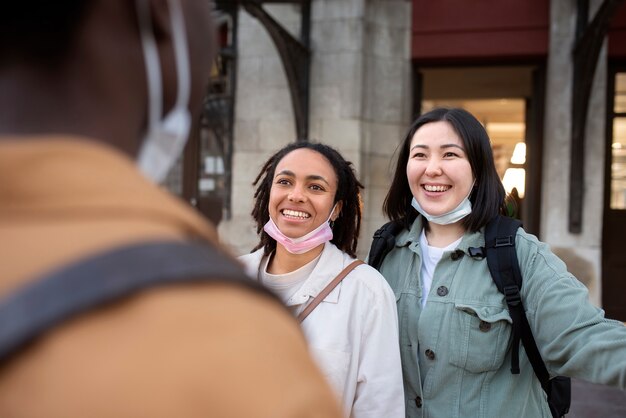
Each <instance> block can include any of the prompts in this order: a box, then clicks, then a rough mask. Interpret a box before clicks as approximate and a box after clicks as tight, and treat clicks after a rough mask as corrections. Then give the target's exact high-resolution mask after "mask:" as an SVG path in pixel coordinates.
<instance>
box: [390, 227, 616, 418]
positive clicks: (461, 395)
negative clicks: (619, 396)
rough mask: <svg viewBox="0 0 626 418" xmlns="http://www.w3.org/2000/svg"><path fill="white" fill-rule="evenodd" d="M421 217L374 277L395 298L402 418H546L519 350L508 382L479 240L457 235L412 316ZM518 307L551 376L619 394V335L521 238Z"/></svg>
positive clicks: (501, 314) (507, 359)
mask: <svg viewBox="0 0 626 418" xmlns="http://www.w3.org/2000/svg"><path fill="white" fill-rule="evenodd" d="M421 230H422V217H421V216H418V217H417V219H416V220H415V222H414V223H413V225H412V228H411V230H410V231H406V230H404V231H402V232H401V233H400V234H399V235H398V237H397V238H396V247H395V248H394V249H393V250H392V251H391V252H390V253H389V254H388V255H387V257H386V258H385V260H384V262H383V264H382V266H381V269H380V271H381V273H382V274H383V276H385V278H386V279H387V281H388V282H389V284H390V285H391V287H392V289H393V290H394V293H395V296H396V302H397V305H398V320H399V322H400V349H401V356H402V368H403V377H404V392H405V400H406V414H407V417H434V418H439V417H440V418H453V417H485V418H494V417H505V416H506V417H510V418H512V417H533V418H536V417H550V416H551V415H550V411H549V409H548V405H547V402H546V400H545V394H544V392H543V390H542V389H541V385H540V384H539V381H538V380H537V379H536V377H535V375H534V372H533V369H532V366H531V365H530V363H529V362H528V358H527V357H526V353H525V351H524V349H523V348H520V369H521V373H520V374H518V375H513V374H511V371H510V367H511V339H512V337H511V317H510V315H509V312H508V310H507V307H506V302H505V300H504V296H503V295H502V294H501V293H500V292H499V291H498V289H497V288H496V285H495V284H494V283H493V280H492V279H491V276H490V274H489V269H488V267H487V261H486V259H477V258H472V257H470V256H469V253H468V248H469V247H482V246H484V235H483V232H484V231H481V232H476V233H466V234H465V236H463V239H462V240H461V243H460V244H459V246H458V248H457V250H461V251H462V252H463V254H462V255H460V253H457V252H447V253H444V255H443V257H442V259H441V261H440V262H439V264H438V265H437V267H436V269H435V272H434V277H433V283H432V287H431V291H430V295H429V296H428V302H427V304H426V307H425V308H424V309H422V308H421V304H420V300H421V297H422V285H421V281H420V260H421V249H420V244H419V236H420V233H421ZM515 245H516V247H517V255H518V259H519V264H520V268H521V273H522V277H523V286H522V289H521V295H522V301H523V303H524V307H525V309H526V316H527V317H528V321H529V323H530V327H531V329H532V332H533V335H534V337H535V340H536V342H537V345H538V347H539V350H540V352H541V355H542V357H543V359H544V361H545V363H546V366H547V368H548V371H549V372H550V374H552V375H565V376H570V377H578V378H582V379H585V380H588V381H590V382H595V383H604V384H609V385H612V386H617V387H620V388H622V389H625V388H626V327H624V325H623V324H622V323H621V322H618V321H614V320H609V319H605V318H604V312H603V311H602V310H601V309H599V308H597V307H595V306H593V305H592V304H591V303H589V298H588V293H587V289H586V287H585V286H584V285H582V284H581V283H580V282H579V281H578V280H577V279H576V278H575V277H573V276H572V275H571V274H570V273H568V272H567V269H566V266H565V264H564V263H563V262H562V261H561V260H560V259H558V258H557V257H556V256H555V255H554V254H552V252H550V250H549V248H548V246H547V245H546V244H543V243H541V242H539V241H538V240H537V238H536V237H534V236H533V235H530V234H527V233H526V232H525V231H523V230H522V229H521V228H520V230H519V231H518V233H517V238H516V241H515Z"/></svg>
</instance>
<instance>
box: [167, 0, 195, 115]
mask: <svg viewBox="0 0 626 418" xmlns="http://www.w3.org/2000/svg"><path fill="white" fill-rule="evenodd" d="M168 6H169V8H170V16H171V21H172V39H173V41H174V58H175V60H176V75H177V78H178V89H177V90H178V93H177V97H176V104H175V105H174V108H175V109H176V108H181V107H185V108H186V107H187V104H188V103H189V93H190V92H189V90H190V78H191V75H190V71H189V51H188V44H187V33H186V30H185V18H184V16H183V10H182V7H181V4H180V0H168Z"/></svg>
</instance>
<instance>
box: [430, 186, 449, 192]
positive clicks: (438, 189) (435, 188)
mask: <svg viewBox="0 0 626 418" xmlns="http://www.w3.org/2000/svg"><path fill="white" fill-rule="evenodd" d="M449 188H450V186H432V185H429V184H425V185H424V189H425V190H426V191H427V192H445V191H446V190H448V189H449Z"/></svg>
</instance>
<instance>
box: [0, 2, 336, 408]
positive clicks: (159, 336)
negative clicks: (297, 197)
mask: <svg viewBox="0 0 626 418" xmlns="http://www.w3.org/2000/svg"><path fill="white" fill-rule="evenodd" d="M210 13H211V5H210V2H208V1H206V0H137V1H136V2H135V1H128V0H93V1H85V0H66V1H58V2H45V1H35V2H13V3H10V5H6V6H5V7H4V8H3V13H2V16H0V21H1V22H0V92H1V94H0V106H1V107H0V109H1V110H0V237H2V239H1V240H0V265H1V266H2V267H1V269H0V299H5V298H6V297H7V296H8V295H10V294H12V292H14V291H15V290H16V289H19V288H20V287H21V286H23V285H25V284H27V283H29V282H30V281H33V280H35V279H36V278H38V277H39V276H45V275H46V273H47V272H48V271H51V270H54V269H57V268H60V267H62V266H64V265H66V264H71V263H74V262H76V261H78V260H80V259H82V258H85V257H88V256H90V255H92V254H96V253H100V252H102V251H106V250H108V249H111V248H116V247H120V246H124V245H127V244H130V243H135V242H142V241H150V240H180V241H187V240H204V241H207V242H211V243H216V236H215V231H214V228H213V227H212V226H211V225H209V224H208V223H206V222H205V221H204V220H203V219H202V218H201V217H200V216H199V215H197V214H196V213H195V212H194V211H193V210H191V209H190V208H188V207H186V206H185V205H184V204H183V203H181V202H180V201H179V200H177V199H176V198H174V197H172V196H170V195H169V194H167V193H165V192H164V191H162V190H161V189H160V188H159V187H158V186H157V185H156V184H155V183H156V182H158V181H160V180H162V178H163V177H164V176H165V174H166V173H167V171H168V170H169V168H170V167H171V165H172V164H173V162H174V161H175V160H176V158H177V156H178V154H179V153H180V151H181V150H182V147H183V145H184V142H185V140H186V138H187V135H188V131H189V125H190V120H192V119H193V117H195V116H197V115H195V114H192V113H191V112H190V110H191V111H192V112H196V111H198V110H199V106H200V103H201V99H202V95H203V91H204V85H203V83H204V82H205V80H206V78H207V74H208V73H209V70H210V66H211V63H212V60H213V57H214V53H215V46H214V42H215V40H214V33H213V27H212V22H211V15H210ZM164 122H165V123H164ZM164 125H167V129H165V130H164V129H163V128H164ZM163 146H165V147H167V149H166V150H165V151H164V150H163V149H162V148H161V147H163ZM139 168H141V171H143V173H142V172H141V171H140V170H139ZM229 258H230V257H229V256H225V259H229ZM217 279H219V278H217ZM332 396H333V395H332V394H331V392H330V389H329V388H328V387H327V385H326V384H325V383H324V380H323V377H322V376H321V374H320V373H319V372H318V370H317V369H316V368H315V366H314V364H313V362H312V360H311V359H310V357H309V355H308V353H307V349H306V345H305V340H304V338H303V336H302V334H301V332H300V331H299V329H298V326H297V324H296V322H295V321H294V320H293V319H292V318H291V317H290V315H289V313H288V311H287V310H286V309H285V308H284V307H281V306H280V304H279V303H277V302H276V301H274V300H272V299H271V298H270V297H268V296H265V295H262V294H261V293H260V292H254V291H251V290H250V289H249V288H247V287H245V286H241V285H237V284H234V283H228V282H226V281H219V280H217V281H214V282H212V283H207V284H204V283H202V284H197V283H196V284H194V285H193V286H189V285H170V286H162V287H154V288H151V289H147V290H145V291H143V292H141V293H139V294H136V295H134V296H132V297H127V298H125V299H122V300H119V301H116V302H114V303H111V304H107V305H105V306H103V307H99V308H97V309H93V310H91V311H90V312H88V313H86V314H83V315H80V316H77V317H74V318H72V319H71V320H69V321H66V322H65V323H63V324H61V325H59V326H57V327H56V328H54V329H53V330H51V331H49V332H47V333H46V334H44V335H43V336H42V337H41V338H39V339H37V340H36V341H35V342H34V343H32V344H29V345H28V346H27V347H26V348H25V349H24V350H22V351H20V352H18V353H17V354H16V355H14V356H12V357H11V358H9V360H8V361H5V362H3V363H0V416H3V417H9V416H10V417H15V418H17V417H48V418H50V417H64V418H68V417H87V416H88V417H92V418H93V417H138V416H145V417H174V416H177V417H207V416H214V417H338V416H339V413H338V411H339V410H338V408H337V405H336V404H335V402H334V399H333V397H332Z"/></svg>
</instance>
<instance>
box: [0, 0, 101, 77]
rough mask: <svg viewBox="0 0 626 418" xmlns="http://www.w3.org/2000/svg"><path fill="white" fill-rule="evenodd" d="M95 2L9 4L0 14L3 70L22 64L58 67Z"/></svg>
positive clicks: (34, 0) (65, 0) (63, 0)
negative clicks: (4, 67) (7, 66)
mask: <svg viewBox="0 0 626 418" xmlns="http://www.w3.org/2000/svg"><path fill="white" fill-rule="evenodd" d="M92 3H93V2H92V1H91V0H58V1H47V0H30V1H28V0H27V1H10V2H5V5H4V6H3V7H2V13H0V68H2V67H3V66H5V65H7V64H9V63H11V62H15V61H18V62H20V63H24V64H31V65H46V66H51V67H56V66H57V65H59V64H60V63H61V62H62V60H63V58H64V56H65V53H66V52H67V51H68V49H69V45H70V44H71V40H72V39H73V37H74V36H75V35H76V32H77V31H78V28H79V27H80V24H81V21H82V19H83V18H84V16H85V15H86V14H87V13H88V9H89V8H90V6H91V5H92Z"/></svg>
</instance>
